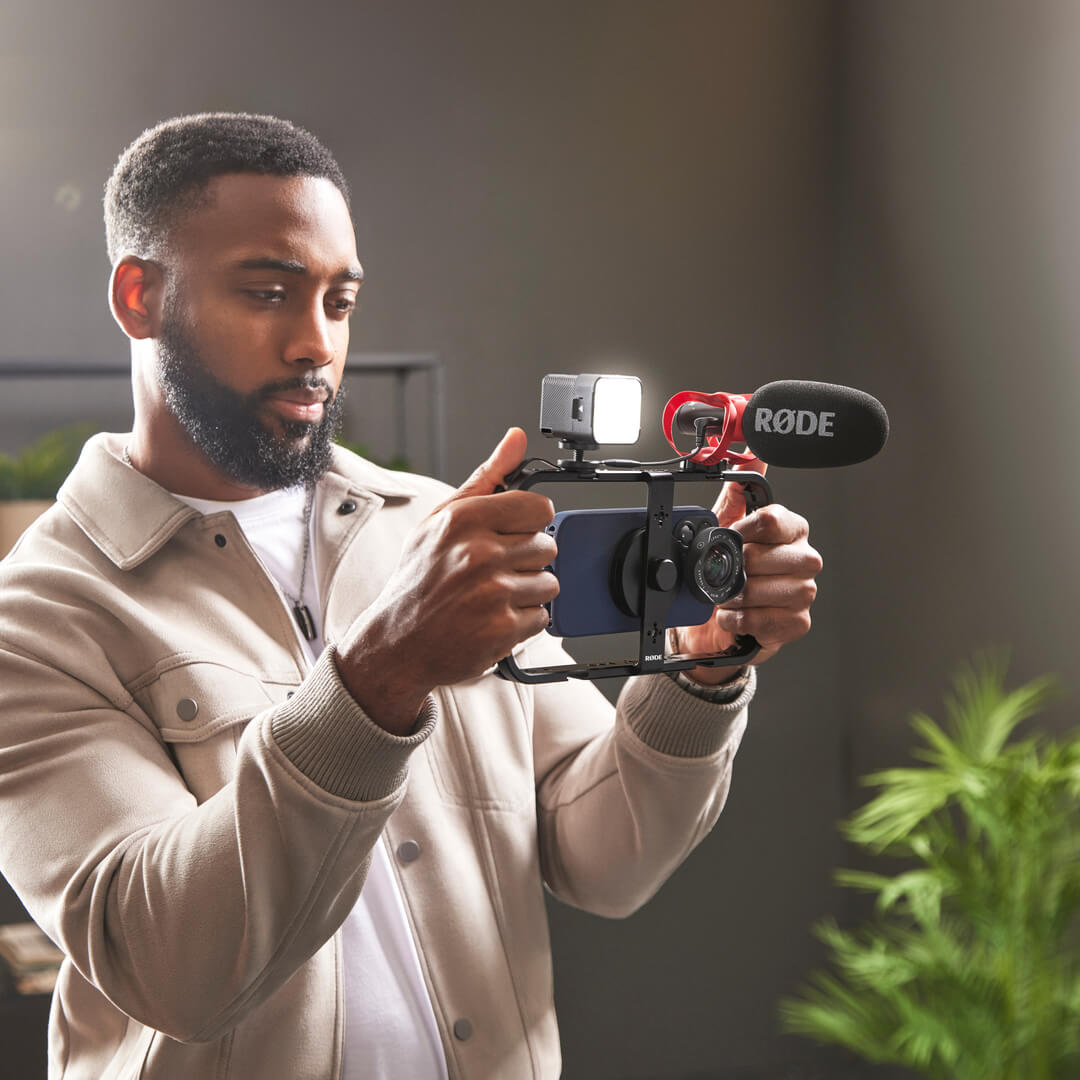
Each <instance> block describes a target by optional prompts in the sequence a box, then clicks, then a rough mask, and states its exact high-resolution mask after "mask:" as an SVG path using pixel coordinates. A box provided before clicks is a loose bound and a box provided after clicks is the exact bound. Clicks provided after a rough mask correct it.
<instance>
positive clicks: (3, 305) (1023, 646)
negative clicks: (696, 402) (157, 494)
mask: <svg viewBox="0 0 1080 1080" xmlns="http://www.w3.org/2000/svg"><path fill="white" fill-rule="evenodd" d="M0 16H2V18H0V167H2V171H0V184H2V185H3V195H4V197H3V199H2V202H0V222H2V226H0V235H2V236H3V241H4V248H5V255H6V257H5V258H4V259H2V260H0V326H2V327H3V333H4V341H3V345H2V346H0V354H2V355H6V356H20V357H35V356H36V357H72V358H78V357H82V358H92V357H101V356H108V355H123V354H124V352H125V342H124V340H123V339H122V337H121V335H120V333H119V331H118V330H117V329H116V328H115V327H114V326H113V324H112V322H111V319H110V317H109V315H108V312H107V309H106V306H105V285H106V278H107V271H108V267H107V264H106V260H105V254H104V244H103V240H102V228H101V224H100V195H99V192H100V188H101V185H102V183H103V182H104V179H105V177H106V176H107V175H108V173H109V171H110V169H111V167H112V164H113V162H114V160H115V158H116V156H117V155H118V153H119V152H120V150H121V149H122V148H123V147H124V146H125V145H126V144H127V143H128V142H129V141H130V140H131V139H132V138H134V137H135V136H136V135H137V134H138V133H139V132H140V131H141V130H142V129H143V128H144V127H146V126H148V125H150V124H152V123H154V122H156V121H157V120H159V119H162V118H164V117H166V116H170V115H174V114H177V113H180V112H189V111H197V110H204V109H218V108H225V109H247V110H252V111H268V112H275V113H279V114H281V115H285V116H288V117H290V118H292V119H295V120H297V121H299V122H300V123H302V124H304V125H306V126H308V127H310V128H311V129H312V130H314V131H315V132H316V133H317V134H319V135H320V136H321V137H323V138H324V139H325V141H326V142H327V143H328V144H329V145H330V146H331V148H332V149H334V151H335V152H336V153H337V154H338V156H339V158H340V160H341V163H342V165H343V167H344V168H345V171H346V173H347V175H348V176H349V178H350V181H351V183H352V185H353V191H354V205H355V218H356V226H357V233H358V242H359V251H360V256H361V259H362V261H363V262H364V264H365V267H366V269H367V271H368V282H367V284H366V285H365V287H364V290H363V307H362V310H361V311H360V312H359V313H358V315H357V316H356V320H355V322H354V340H353V347H354V348H355V349H357V350H367V351H379V352H381V351H436V352H438V353H440V354H441V355H442V356H443V357H444V358H445V360H446V363H447V368H448V390H447V395H446V402H445V404H446V410H447V415H448V420H449V430H450V439H449V444H450V445H449V467H448V474H449V475H448V476H447V479H450V480H451V481H453V482H457V481H460V480H461V479H463V478H464V477H465V476H466V475H467V474H468V472H469V471H470V470H471V468H472V467H473V466H474V465H475V463H476V462H477V461H479V460H480V459H481V458H482V457H483V456H485V454H486V453H487V451H488V449H489V448H490V446H491V445H492V444H493V443H494V442H495V441H496V439H497V438H498V436H499V435H500V434H501V433H502V431H503V430H505V428H506V426H507V425H508V424H510V423H518V424H521V425H522V426H524V427H525V428H526V430H528V431H529V432H530V436H531V444H530V448H531V450H532V451H533V452H534V453H542V452H543V451H544V450H545V449H546V447H544V446H543V445H542V443H541V441H540V439H539V437H538V436H536V434H535V424H536V421H535V417H536V412H537V404H538V386H539V380H540V377H541V376H542V375H543V374H544V373H546V372H548V371H585V370H596V369H598V368H599V369H600V370H613V371H623V372H626V373H630V374H637V375H640V376H641V377H642V378H643V379H644V380H645V383H646V403H645V409H644V416H645V430H646V435H645V436H644V437H643V439H642V442H641V443H640V444H639V447H638V449H639V450H640V451H641V454H642V455H643V456H645V455H652V454H654V453H660V452H662V451H663V449H664V447H663V443H662V440H661V439H660V437H659V434H658V419H659V414H660V410H661V408H662V406H663V403H664V401H665V400H666V399H667V398H668V397H669V396H670V395H671V394H672V393H674V392H675V391H677V390H681V389H687V388H695V389H703V390H717V389H726V390H736V391H743V390H751V389H753V388H754V387H755V386H757V385H759V384H761V383H763V382H765V381H768V380H769V379H773V378H781V377H788V378H819V379H824V380H828V381H836V382H850V383H852V384H853V385H856V386H860V387H862V388H864V389H866V390H868V391H870V392H872V393H874V394H877V395H878V396H879V397H880V398H881V399H882V400H883V401H884V402H885V404H886V405H887V407H888V408H889V410H890V414H891V417H892V423H893V434H892V438H891V440H890V443H889V446H888V447H887V449H886V451H885V453H884V454H883V455H882V456H881V457H880V458H878V459H877V460H876V461H874V462H871V463H868V464H865V465H862V466H857V467H855V468H853V469H850V470H845V471H842V472H837V473H809V472H808V473H798V472H795V471H791V470H788V471H780V470H775V471H774V473H773V480H774V484H775V487H776V492H777V496H778V498H779V499H780V500H781V501H782V502H785V503H786V504H788V505H790V506H792V507H793V508H795V509H797V510H798V511H800V512H801V513H803V514H805V515H806V516H807V517H809V518H810V519H811V522H812V539H813V540H814V542H815V544H816V546H818V547H819V549H820V550H821V551H822V552H823V554H824V556H825V561H826V570H825V572H824V574H823V575H822V577H821V594H820V596H819V600H818V603H817V604H816V605H815V629H814V631H813V633H812V634H811V635H810V636H809V637H808V638H807V639H806V640H805V641H803V642H801V643H799V644H798V645H797V646H794V647H792V648H790V649H788V650H785V651H784V652H783V653H782V654H781V655H780V656H779V657H778V658H777V659H775V660H774V661H772V662H770V663H769V664H768V665H767V666H766V667H765V668H764V669H763V670H762V676H763V677H762V686H761V690H760V692H759V696H758V699H757V701H756V703H755V706H754V710H753V713H754V715H753V719H752V725H751V729H750V731H749V733H748V735H747V737H746V740H745V742H744V744H743V747H742V749H741V750H740V753H739V758H738V762H737V769H736V776H735V782H734V787H733V790H732V795H731V799H730V801H729V805H728V808H727V810H726V812H725V815H724V817H723V818H722V819H721V822H720V824H719V825H718V826H717V828H716V830H715V831H714V833H713V835H712V836H710V837H709V838H708V840H707V841H706V842H705V843H704V844H703V845H702V847H701V849H700V850H699V851H698V852H696V853H695V854H694V855H693V856H692V857H691V859H690V860H689V862H688V863H687V865H686V866H685V867H683V869H682V870H681V871H680V872H679V874H677V875H676V877H675V878H674V879H673V880H672V881H671V882H670V883H669V885H668V886H667V887H666V888H665V889H664V890H663V891H662V892H661V894H660V895H659V896H658V897H657V898H656V899H655V900H654V901H652V902H651V903H650V904H649V905H648V906H647V907H646V908H645V909H644V910H643V911H642V912H640V913H639V914H637V915H635V916H634V917H632V918H631V919H629V920H627V921H625V922H619V923H610V922H605V921H602V920H599V919H594V918H591V917H589V916H585V915H582V914H580V913H576V912H572V911H568V910H566V909H563V908H558V907H554V906H553V908H552V913H551V914H552V921H553V934H554V939H555V950H556V979H557V994H558V999H559V1007H560V1015H561V1021H562V1028H563V1036H564V1049H565V1056H566V1076H567V1077H568V1078H570V1080H581V1078H589V1080H606V1078H611V1080H614V1078H625V1080H644V1078H646V1077H665V1078H675V1077H705V1076H716V1077H719V1076H729V1077H734V1076H740V1077H749V1076H751V1075H753V1076H766V1075H768V1076H773V1077H786V1078H789V1080H790V1078H793V1077H795V1076H800V1077H809V1076H811V1075H813V1076H818V1075H829V1076H838V1075H840V1074H841V1073H840V1069H841V1066H839V1065H835V1064H829V1063H830V1062H831V1061H832V1058H831V1057H830V1056H829V1055H826V1054H824V1053H822V1052H820V1051H817V1050H816V1049H815V1048H813V1047H812V1046H810V1045H808V1044H805V1043H803V1042H801V1041H798V1040H793V1039H788V1038H784V1037H782V1036H781V1035H780V1034H779V1033H778V1030H777V1023H776V1019H775V1017H776V1001H777V999H778V998H779V997H780V996H781V995H783V994H785V993H789V992H791V991H793V990H794V989H795V988H796V986H797V985H798V984H799V983H800V982H801V980H802V979H803V977H804V976H805V974H806V973H807V972H808V970H809V969H810V968H811V967H813V966H814V965H815V964H817V963H818V962H819V960H820V953H819V951H818V949H817V948H816V946H815V945H814V943H813V941H812V939H811V937H810V934H809V927H810V925H811V923H812V922H814V921H815V920H816V919H817V918H819V917H820V916H822V915H824V914H826V913H829V912H832V913H837V914H839V915H840V916H841V917H843V915H844V913H845V910H846V904H847V901H846V898H845V897H843V896H841V895H839V894H837V893H836V892H835V891H834V890H833V889H832V888H831V885H830V874H831V870H832V868H833V867H834V866H836V865H838V864H841V863H843V862H844V861H845V860H848V853H846V852H845V851H844V849H843V847H842V845H841V844H840V842H839V840H838V838H837V835H836V832H835V828H834V823H835V821H836V820H837V819H838V818H839V817H840V816H842V815H843V814H844V813H845V812H846V810H847V809H848V808H849V807H850V806H851V805H852V804H853V801H855V800H857V799H861V798H862V797H863V795H862V794H861V792H860V791H859V789H858V788H857V787H856V785H855V782H854V781H855V777H856V776H858V775H859V774H861V773H863V772H865V771H866V770H867V769H868V768H869V767H871V766H875V767H876V766H878V765H881V764H885V763H895V762H896V761H897V760H900V759H902V758H903V757H904V756H905V755H906V753H907V748H908V744H909V739H908V735H907V730H906V726H905V720H904V717H905V715H906V713H908V712H910V711H911V710H912V709H914V708H925V709H928V710H931V711H935V710H936V705H937V702H938V701H939V699H940V695H941V691H942V689H943V687H944V686H945V684H946V680H947V674H948V672H949V671H950V670H951V668H952V667H953V666H954V664H955V662H956V661H957V660H959V659H962V658H964V657H966V656H969V655H970V654H971V652H972V650H973V649H975V648H976V647H979V646H983V645H992V644H1006V645H1011V646H1012V649H1013V655H1014V664H1013V670H1014V673H1015V675H1016V677H1018V678H1020V677H1029V676H1030V675H1033V674H1036V673H1038V672H1042V671H1044V670H1047V669H1056V670H1059V671H1061V672H1063V673H1064V674H1065V676H1066V679H1067V680H1068V681H1067V686H1068V688H1069V689H1070V690H1073V689H1074V687H1073V685H1072V682H1071V680H1072V676H1071V663H1070V661H1071V657H1070V656H1069V655H1068V654H1069V651H1070V648H1071V644H1072V636H1073V635H1072V634H1071V633H1070V631H1071V619H1070V616H1071V615H1072V613H1073V610H1074V607H1075V602H1074V601H1075V597H1076V592H1077V590H1076V586H1075V584H1074V576H1073V567H1072V560H1071V558H1070V555H1071V547H1072V541H1073V538H1074V537H1075V536H1076V534H1077V528H1076V526H1077V521H1076V517H1077V515H1078V513H1080V510H1078V509H1077V507H1078V505H1080V501H1078V500H1075V499H1071V498H1070V497H1069V484H1070V481H1071V478H1072V470H1071V469H1070V468H1069V465H1070V464H1071V462H1072V461H1073V460H1075V458H1076V457H1077V453H1078V450H1080V445H1078V444H1080V438H1078V436H1077V434H1076V431H1077V427H1076V424H1075V422H1074V420H1073V416H1074V415H1075V410H1076V406H1077V405H1078V404H1080V402H1078V401H1077V398H1078V395H1080V385H1078V383H1080V376H1078V375H1077V374H1076V373H1075V371H1076V367H1075V364H1074V363H1072V362H1070V361H1071V359H1072V354H1073V353H1074V352H1075V344H1076V340H1077V337H1078V336H1080V326H1078V325H1077V317H1076V316H1075V315H1074V311H1075V305H1073V304H1072V303H1071V296H1070V295H1069V289H1070V286H1071V285H1072V283H1073V282H1074V281H1075V279H1076V269H1077V265H1076V264H1077V260H1080V243H1077V241H1078V240H1080V236H1077V235H1076V233H1077V232H1078V227H1077V226H1076V224H1075V223H1076V222H1077V221H1078V220H1080V217H1078V215H1077V214H1076V212H1075V210H1074V203H1075V200H1076V199H1077V195H1076V193H1075V192H1076V189H1077V183H1076V181H1077V180H1078V179H1080V134H1078V133H1077V130H1076V125H1075V122H1074V121H1073V119H1072V118H1073V116H1074V115H1075V114H1076V102H1077V98H1078V94H1077V91H1078V90H1080V87H1078V86H1077V85H1076V84H1077V81H1078V80H1077V76H1076V75H1075V74H1074V73H1075V72H1076V71H1077V70H1080V63H1078V61H1080V56H1077V55H1076V53H1077V52H1078V51H1080V47H1078V46H1077V45H1075V44H1072V42H1076V41H1080V35H1078V34H1077V31H1078V30H1080V26H1078V25H1077V24H1078V23H1080V8H1076V7H1075V5H1071V4H1069V3H1066V2H1062V3H1058V4H1055V3H1048V2H1039V3H1027V4H1024V5H1019V4H1004V3H987V2H985V0H979V2H975V0H972V2H970V3H967V2H965V3H960V2H953V3H950V4H945V5H943V4H940V3H934V4H930V3H925V2H919V3H906V4H889V3H887V2H875V0H860V2H859V3H851V4H844V3H831V2H825V0H822V2H809V0H808V2H803V3H800V4H791V3H786V2H779V0H776V2H751V0H742V2H721V0H702V2H685V0H683V2H675V3H669V4H663V5H662V4H658V3H646V2H630V0H626V2H618V0H602V2H601V0H589V2H586V3H570V2H566V0H562V2H556V3H548V4H544V5H540V4H524V3H518V2H511V3H505V2H496V0H487V2H482V0H469V2H467V3H457V4H443V3H437V2H435V0H431V2H426V3H419V2H398V3H394V4H378V3H374V2H370V0H365V2H357V3H353V4H351V5H332V4H329V3H325V2H322V0H318V2H314V3H309V4H306V5H304V6H303V7H301V6H299V5H291V4H286V3H284V2H281V0H276V2H265V3H260V4H256V3H253V2H251V0H237V2H234V3H231V4H227V5H217V4H212V3H210V2H208V0H193V2H189V3H187V4H185V5H174V4H164V3H151V4H146V3H142V4H135V3H130V2H126V0H103V2H99V3H96V4H92V5H90V4H87V5H72V4H70V3H63V4H61V3H52V2H48V0H45V2H42V0H35V2H32V0H0ZM384 392H388V387H385V386H382V385H381V384H374V389H373V390H372V391H370V392H364V393H354V406H355V407H354V412H353V415H352V418H351V420H350V434H352V435H353V436H354V437H358V438H370V441H371V442H372V444H373V448H374V449H375V450H376V451H378V452H388V450H389V446H388V445H387V441H388V440H389V439H390V438H392V433H391V432H388V431H387V430H386V421H385V414H386V409H385V408H381V407H380V406H379V405H378V402H379V400H380V395H381V394H383V393H384ZM365 409H366V410H367V411H366V412H365ZM83 417H88V418H90V419H94V420H97V421H98V422H100V423H102V424H103V425H104V426H108V427H113V428H123V427H125V426H126V425H127V423H128V421H129V419H130V402H129V398H128V396H127V390H126V387H125V386H124V384H123V382H122V381H118V382H116V383H115V384H112V383H109V384H106V383H101V382H94V383H90V382H86V381H70V380H69V381H62V382H52V383H49V384H48V385H46V386H43V385H32V384H29V383H20V384H14V383H10V382H8V383H3V382H0V449H10V448H12V447H13V446H15V445H19V444H21V443H22V442H24V441H25V440H26V438H28V437H30V435H32V434H33V433H34V432H35V431H39V430H43V429H45V428H47V427H50V426H53V424H55V423H56V422H58V421H60V420H66V419H72V418H83ZM380 425H381V426H380ZM417 437H418V438H421V439H422V436H420V435H418V436H417ZM420 445H421V449H419V450H417V457H418V459H422V458H423V452H422V443H421V444H420ZM1065 716H1066V711H1065V706H1062V707H1061V709H1060V710H1059V711H1058V712H1057V713H1056V714H1055V715H1054V716H1052V717H1051V721H1052V722H1058V723H1061V722H1064V718H1065ZM800 1063H801V1065H800ZM815 1063H816V1064H815ZM816 1070H825V1071H822V1072H818V1071H816ZM860 1075H862V1074H861V1073H860Z"/></svg>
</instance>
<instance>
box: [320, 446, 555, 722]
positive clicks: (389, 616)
mask: <svg viewBox="0 0 1080 1080" xmlns="http://www.w3.org/2000/svg"><path fill="white" fill-rule="evenodd" d="M525 446H526V438H525V433H524V432H523V431H522V430H521V428H511V429H510V430H509V431H508V432H507V433H506V435H505V436H503V439H502V441H501V442H500V443H499V445H498V446H497V447H496V448H495V450H494V451H493V452H492V454H491V456H490V457H489V458H488V459H487V461H485V462H484V463H483V464H482V465H481V466H480V467H479V468H477V469H476V471H475V472H474V473H473V474H472V476H470V477H469V479H468V480H466V481H465V483H464V484H462V485H461V487H460V488H458V490H457V491H456V492H454V494H453V495H451V496H450V498H449V499H447V500H446V502H444V503H442V504H440V505H439V506H437V507H436V508H435V509H434V510H432V512H431V513H430V514H429V515H428V516H427V517H426V518H425V519H424V520H423V521H422V522H421V523H420V525H419V526H418V527H417V528H416V529H415V531H414V532H413V533H412V535H411V536H410V537H409V538H408V540H407V541H406V543H405V547H404V550H403V551H402V554H401V560H400V561H399V563H398V566H397V569H396V570H395V571H394V573H393V574H392V575H391V577H390V579H389V580H388V581H387V583H386V585H385V586H384V587H383V590H382V592H380V593H379V595H378V596H377V597H376V598H375V600H374V601H373V603H372V604H371V606H370V607H369V608H367V610H365V611H364V612H363V613H362V614H361V615H360V616H359V617H358V618H357V620H356V622H355V623H353V626H352V627H351V629H350V631H349V633H348V635H347V636H346V638H345V640H344V641H343V642H342V643H341V645H340V647H339V651H338V668H339V671H340V673H341V678H342V681H343V682H344V683H345V685H346V687H347V688H348V690H349V692H350V693H351V694H352V695H353V697H354V698H355V699H356V701H357V703H358V704H359V705H360V706H361V707H362V708H363V709H364V711H365V712H366V713H367V714H368V716H370V717H371V718H372V720H374V721H375V723H377V724H379V725H380V726H381V727H383V728H385V729H386V730H387V731H390V732H393V733H394V734H397V735H403V734H408V733H409V732H410V731H411V730H412V728H413V726H414V724H415V722H416V716H417V713H418V712H419V710H420V706H421V705H422V704H423V701H424V698H425V697H426V696H427V694H428V693H429V692H430V691H431V690H432V689H434V688H435V687H436V686H448V685H451V684H452V683H456V682H461V681H462V680H463V679H470V678H475V677H476V676H477V675H479V674H480V673H481V672H482V671H484V670H485V669H486V668H488V667H490V666H491V665H492V664H493V663H495V662H496V661H497V660H500V659H501V658H502V657H504V656H506V655H508V654H509V652H510V650H511V649H512V648H513V647H514V646H515V645H517V644H518V643H519V642H522V641H524V640H526V639H527V638H530V637H532V636H533V635H534V634H536V633H539V632H540V631H541V630H543V629H544V628H545V627H546V626H547V623H548V614H547V611H546V610H545V609H544V608H543V607H541V605H542V604H544V603H546V602H547V601H549V600H552V599H553V598H554V597H555V596H556V595H557V593H558V591H559V583H558V581H557V580H556V579H555V576H554V575H553V574H552V573H550V571H545V570H544V567H545V566H547V565H548V564H549V563H550V562H551V561H552V559H553V558H554V557H555V551H556V548H555V541H554V540H553V539H552V538H551V537H550V536H549V535H548V534H547V533H546V532H544V529H545V528H546V527H547V526H548V525H550V524H551V521H552V519H553V518H554V516H555V511H554V507H553V506H552V504H551V500H550V499H548V498H546V497H545V496H543V495H539V494H537V493H535V492H531V491H499V490H498V489H499V487H500V485H501V484H502V481H503V477H505V476H506V475H507V474H509V473H510V472H512V471H513V470H514V469H516V468H517V467H518V465H520V464H521V462H522V460H523V459H524V457H525Z"/></svg>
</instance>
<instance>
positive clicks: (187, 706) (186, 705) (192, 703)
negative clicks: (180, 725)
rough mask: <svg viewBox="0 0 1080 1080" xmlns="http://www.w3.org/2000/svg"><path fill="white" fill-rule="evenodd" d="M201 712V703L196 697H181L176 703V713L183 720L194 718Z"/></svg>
mask: <svg viewBox="0 0 1080 1080" xmlns="http://www.w3.org/2000/svg"><path fill="white" fill-rule="evenodd" d="M198 714H199V703H198V702H197V701H196V700H195V699H194V698H189V697H186V698H181V699H180V700H179V701H178V702H177V703H176V715H177V716H179V717H180V719H181V720H194V719H195V717H196V716H198Z"/></svg>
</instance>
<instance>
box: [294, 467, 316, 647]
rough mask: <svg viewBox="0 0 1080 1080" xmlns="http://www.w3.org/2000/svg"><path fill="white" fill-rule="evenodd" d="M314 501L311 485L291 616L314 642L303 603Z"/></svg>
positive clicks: (308, 610)
mask: <svg viewBox="0 0 1080 1080" xmlns="http://www.w3.org/2000/svg"><path fill="white" fill-rule="evenodd" d="M314 501H315V485H314V484H311V485H309V486H308V489H307V496H306V498H305V499H304V554H303V557H302V560H301V563H300V595H299V596H297V597H295V598H293V616H294V618H295V619H296V623H297V625H298V626H299V627H300V633H301V634H303V635H304V639H305V640H306V641H314V640H315V638H316V637H317V636H318V630H317V629H316V627H315V619H314V618H313V617H312V614H311V608H309V607H308V606H307V604H305V603H304V583H305V582H306V581H307V571H308V557H309V556H310V554H311V508H312V504H313V503H314Z"/></svg>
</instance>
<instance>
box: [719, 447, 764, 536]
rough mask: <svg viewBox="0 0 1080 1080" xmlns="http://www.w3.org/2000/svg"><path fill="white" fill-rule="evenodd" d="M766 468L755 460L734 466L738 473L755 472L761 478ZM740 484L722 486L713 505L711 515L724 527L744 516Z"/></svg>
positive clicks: (744, 504) (730, 483) (762, 463)
mask: <svg viewBox="0 0 1080 1080" xmlns="http://www.w3.org/2000/svg"><path fill="white" fill-rule="evenodd" d="M767 468H768V466H767V465H766V464H765V462H764V461H759V460H757V459H756V458H755V459H754V460H753V461H750V462H747V464H745V465H736V466H735V469H736V471H739V472H756V473H758V474H760V475H761V476H764V475H765V470H766V469H767ZM743 490H744V489H743V486H742V484H736V483H732V482H730V481H729V482H728V483H726V484H724V489H723V491H721V492H720V496H719V498H718V499H717V500H716V503H715V504H714V505H713V513H714V514H715V515H716V520H717V521H718V522H719V523H720V524H721V525H722V526H723V527H724V528H730V527H731V526H732V525H734V524H735V522H736V521H738V520H739V519H740V518H744V517H745V516H746V499H745V497H744V496H743Z"/></svg>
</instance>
